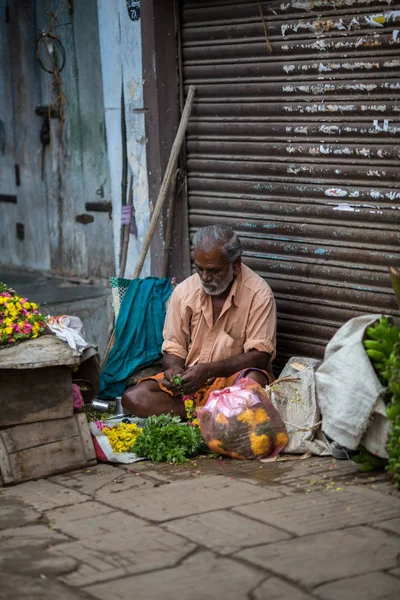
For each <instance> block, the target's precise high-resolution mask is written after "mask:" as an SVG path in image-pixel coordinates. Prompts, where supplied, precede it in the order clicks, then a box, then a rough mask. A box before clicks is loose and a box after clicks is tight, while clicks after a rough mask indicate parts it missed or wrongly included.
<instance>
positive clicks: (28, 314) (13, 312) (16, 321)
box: [0, 282, 45, 344]
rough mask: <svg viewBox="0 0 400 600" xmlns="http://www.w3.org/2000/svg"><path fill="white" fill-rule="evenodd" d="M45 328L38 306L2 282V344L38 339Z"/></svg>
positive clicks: (0, 332) (0, 311)
mask: <svg viewBox="0 0 400 600" xmlns="http://www.w3.org/2000/svg"><path fill="white" fill-rule="evenodd" d="M44 328H45V323H44V316H43V315H42V314H40V312H39V307H38V305H37V304H35V303H34V302H28V299H27V298H23V297H22V296H18V295H17V294H16V293H15V292H14V290H11V289H7V287H6V286H5V284H4V283H1V282H0V344H12V343H15V342H19V341H22V340H27V339H31V338H32V339H34V338H37V337H38V336H39V335H40V333H41V332H42V331H43V330H44Z"/></svg>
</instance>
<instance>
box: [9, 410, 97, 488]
mask: <svg viewBox="0 0 400 600" xmlns="http://www.w3.org/2000/svg"><path fill="white" fill-rule="evenodd" d="M95 463H96V454H95V451H94V447H93V442H92V438H91V434H90V431H89V426H88V423H87V419H86V415H85V414H83V413H81V414H76V415H73V416H72V417H66V418H64V419H55V420H51V421H50V420H49V421H39V422H37V423H26V424H23V425H14V426H13V427H7V428H5V429H1V430H0V473H1V477H2V479H3V482H4V483H5V484H13V483H20V482H22V481H28V480H29V479H38V478H39V477H48V476H49V475H54V474H56V473H60V472H62V471H68V470H69V469H73V468H77V467H84V466H90V465H93V464H95Z"/></svg>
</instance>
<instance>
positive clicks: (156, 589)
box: [86, 552, 265, 600]
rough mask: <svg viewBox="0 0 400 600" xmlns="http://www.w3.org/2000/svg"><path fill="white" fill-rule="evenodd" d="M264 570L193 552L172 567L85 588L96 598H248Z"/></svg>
mask: <svg viewBox="0 0 400 600" xmlns="http://www.w3.org/2000/svg"><path fill="white" fill-rule="evenodd" d="M264 577H265V575H264V574H263V573H261V572H260V571H258V570H257V569H254V568H252V567H249V566H247V565H243V564H240V563H237V562H236V561H233V560H231V559H229V558H219V557H217V556H216V555H215V554H213V553H212V552H201V553H196V554H195V555H193V556H191V557H190V558H188V559H187V560H185V561H184V562H183V563H182V564H181V565H179V566H177V567H175V568H173V569H163V570H161V571H157V572H153V573H146V574H143V575H138V576H136V577H126V578H124V579H117V580H115V581H112V582H107V583H102V584H101V585H93V586H90V587H88V588H86V590H87V591H88V592H89V593H90V594H91V595H92V596H93V597H94V598H98V599H99V600H110V598H113V600H125V599H127V598H133V597H135V598H138V600H139V599H140V600H154V599H155V598H162V600H177V599H178V598H179V600H210V599H211V598H221V599H222V598H227V599H229V600H247V598H248V594H249V593H250V592H251V590H252V589H253V588H255V587H256V586H257V584H258V583H259V582H260V581H261V580H262V579H263V578H264Z"/></svg>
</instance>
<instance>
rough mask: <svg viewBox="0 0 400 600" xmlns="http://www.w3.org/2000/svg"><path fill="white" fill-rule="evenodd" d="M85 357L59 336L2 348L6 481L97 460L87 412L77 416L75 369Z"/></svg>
mask: <svg viewBox="0 0 400 600" xmlns="http://www.w3.org/2000/svg"><path fill="white" fill-rule="evenodd" d="M80 360H81V357H80V355H79V353H78V352H76V351H75V350H72V348H70V347H69V346H68V345H67V344H65V343H64V342H62V341H60V340H59V339H57V338H56V337H55V336H54V335H44V336H41V337H39V338H37V339H36V340H28V341H25V342H22V343H21V344H18V345H15V346H11V347H7V348H2V349H0V474H1V478H2V480H3V483H5V484H10V483H19V482H21V481H27V480H29V479H37V478H39V477H47V476H49V475H54V474H55V473H60V472H61V471H67V470H69V469H73V468H76V467H81V466H86V465H91V464H94V463H95V462H96V456H95V451H94V448H93V443H92V439H91V435H90V431H89V426H88V423H87V419H86V415H85V414H79V415H74V414H73V393H72V377H71V368H75V367H77V366H78V365H79V363H80Z"/></svg>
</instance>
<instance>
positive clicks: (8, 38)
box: [0, 2, 50, 269]
mask: <svg viewBox="0 0 400 600" xmlns="http://www.w3.org/2000/svg"><path fill="white" fill-rule="evenodd" d="M22 4H23V3H22V2H16V3H14V7H13V8H12V7H11V6H9V8H7V6H6V8H7V10H4V8H5V7H4V5H3V11H2V13H1V15H0V45H1V49H0V51H1V57H2V58H1V60H0V211H1V221H0V250H1V258H0V262H2V263H8V264H14V265H21V266H22V265H26V266H29V267H33V268H38V269H49V268H50V249H49V229H48V223H47V193H46V182H45V180H44V179H43V180H42V177H41V153H40V127H41V124H40V121H39V119H38V118H37V117H36V116H35V107H36V105H38V104H40V103H41V90H40V73H39V66H38V64H37V62H36V60H35V44H36V41H35V33H36V32H35V29H34V28H33V27H32V26H31V24H30V23H29V21H28V19H27V18H21V19H20V20H19V23H17V20H16V17H17V12H18V9H17V5H20V7H19V8H20V9H22ZM16 9H17V10H16ZM21 16H22V17H23V15H21ZM25 17H26V14H25Z"/></svg>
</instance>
